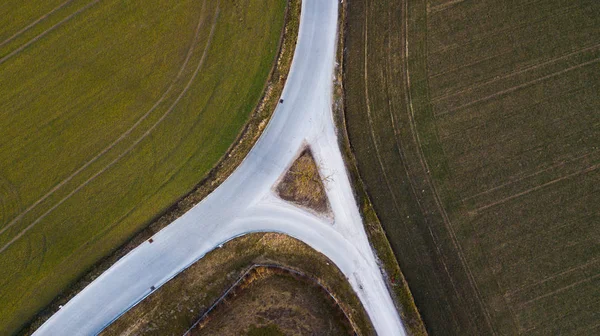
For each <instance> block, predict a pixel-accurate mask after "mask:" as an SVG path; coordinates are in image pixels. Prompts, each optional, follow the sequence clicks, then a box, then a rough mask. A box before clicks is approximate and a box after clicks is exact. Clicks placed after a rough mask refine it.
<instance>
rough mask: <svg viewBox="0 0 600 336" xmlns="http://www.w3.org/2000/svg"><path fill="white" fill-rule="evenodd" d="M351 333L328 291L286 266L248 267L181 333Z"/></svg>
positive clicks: (350, 327) (336, 334) (344, 317)
mask: <svg viewBox="0 0 600 336" xmlns="http://www.w3.org/2000/svg"><path fill="white" fill-rule="evenodd" d="M259 332H261V333H266V334H267V335H268V334H269V332H271V333H273V334H278V335H332V336H338V335H354V331H353V329H352V326H351V325H350V322H349V321H348V319H347V318H346V316H345V315H344V312H343V311H342V310H341V309H340V307H339V306H338V305H337V303H336V302H335V301H334V300H333V299H332V297H331V296H330V295H329V293H328V292H327V291H326V290H325V289H324V288H323V287H321V286H320V285H319V284H318V283H317V282H315V281H314V280H312V279H310V278H308V277H306V276H304V275H302V274H299V273H295V272H291V271H289V270H286V269H284V268H280V267H274V266H257V267H255V268H252V269H251V270H250V271H249V272H248V273H247V274H246V275H245V276H244V277H243V279H242V280H241V281H240V282H239V283H238V284H236V285H235V287H234V288H233V289H232V290H231V291H230V292H228V293H227V295H225V296H224V297H223V298H222V299H221V300H220V301H219V302H218V304H217V306H216V307H215V308H214V309H213V310H212V311H210V312H209V313H208V314H207V315H205V316H204V317H203V318H202V319H201V320H200V321H198V323H197V324H196V325H195V326H194V327H193V328H192V329H191V330H190V331H189V332H188V333H187V334H186V335H185V336H195V335H252V334H258V333H259Z"/></svg>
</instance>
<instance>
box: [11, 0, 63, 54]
mask: <svg viewBox="0 0 600 336" xmlns="http://www.w3.org/2000/svg"><path fill="white" fill-rule="evenodd" d="M71 2H73V0H67V1H65V2H63V3H62V4H60V5H58V6H57V7H54V8H53V9H52V10H51V11H49V12H48V13H46V14H44V15H42V16H40V17H39V18H37V20H35V21H33V22H32V23H30V24H28V25H27V26H25V27H24V28H21V30H19V31H18V32H16V33H14V34H13V35H12V36H11V37H9V38H7V39H6V40H4V41H3V42H2V43H0V47H2V46H4V45H5V44H7V43H9V42H10V41H12V40H14V39H15V38H17V37H18V36H19V35H21V34H23V33H24V32H26V31H28V30H29V29H30V28H31V27H33V26H35V25H37V24H38V23H40V22H41V21H44V20H45V19H46V18H48V16H50V15H52V14H54V12H56V11H58V10H60V9H61V8H63V7H65V6H66V5H68V4H69V3H71Z"/></svg>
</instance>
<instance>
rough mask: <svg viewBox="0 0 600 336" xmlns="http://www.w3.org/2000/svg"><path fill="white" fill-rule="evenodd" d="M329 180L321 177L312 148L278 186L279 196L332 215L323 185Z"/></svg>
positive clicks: (295, 162)
mask: <svg viewBox="0 0 600 336" xmlns="http://www.w3.org/2000/svg"><path fill="white" fill-rule="evenodd" d="M327 178H328V177H324V178H323V177H322V176H321V174H320V173H319V167H318V166H317V163H316V162H315V159H314V157H313V155H312V153H311V151H310V148H306V149H304V150H303V151H302V152H301V154H300V156H299V157H298V158H297V159H296V161H294V163H292V166H291V167H290V169H289V170H288V171H287V172H286V173H285V175H284V176H283V178H282V179H281V181H280V182H279V184H278V185H277V187H276V190H277V194H278V195H279V197H281V198H283V199H284V200H286V201H289V202H292V203H294V204H297V205H300V206H302V207H305V208H308V209H311V210H314V211H316V212H318V213H321V214H331V207H330V205H329V200H328V199H327V194H326V193H325V186H324V185H323V180H327Z"/></svg>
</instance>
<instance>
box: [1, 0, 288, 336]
mask: <svg viewBox="0 0 600 336" xmlns="http://www.w3.org/2000/svg"><path fill="white" fill-rule="evenodd" d="M285 7H286V2H285V1H271V2H261V1H250V0H248V1H208V0H207V1H191V0H182V1H176V2H173V1H164V0H151V1H127V2H122V1H110V0H106V1H89V0H88V1H78V0H73V1H64V0H63V1H44V2H43V3H39V2H34V1H30V2H25V3H23V2H22V1H4V2H3V3H2V4H1V5H0V301H1V302H2V304H1V305H0V334H3V335H4V334H11V333H13V332H15V331H16V330H17V329H18V328H19V327H20V326H21V325H23V324H24V323H26V322H27V321H28V320H29V319H30V318H31V317H32V316H33V315H34V314H35V313H36V312H37V311H38V310H39V309H41V308H43V307H44V305H45V304H47V303H48V302H49V301H50V300H51V299H52V298H53V297H54V296H56V295H57V294H58V293H59V292H60V291H62V290H63V289H64V288H65V287H66V286H68V285H69V284H70V283H71V282H73V281H74V280H75V279H77V277H78V276H80V275H81V274H82V273H83V272H84V271H85V270H86V269H88V268H89V267H90V266H91V265H93V264H94V263H95V262H96V261H97V260H98V259H100V258H101V257H103V256H104V255H106V254H107V253H109V252H110V251H111V250H113V249H115V248H116V247H117V246H119V245H120V244H122V243H123V242H124V241H125V240H126V239H127V238H128V237H130V236H131V235H132V234H133V233H135V232H136V231H139V230H140V229H141V228H143V227H144V226H145V225H146V224H147V223H148V222H149V221H150V220H151V219H152V218H154V217H155V216H157V215H158V214H160V213H161V212H162V211H164V210H165V209H166V208H168V207H169V206H170V205H171V204H172V203H173V202H175V201H176V200H177V199H179V198H180V197H181V196H183V195H184V194H185V193H187V192H189V191H190V190H191V189H192V188H193V187H194V186H195V185H196V184H197V183H198V182H199V181H200V180H201V179H202V178H203V177H204V176H205V175H206V173H207V172H208V171H209V170H210V169H211V168H212V167H213V166H214V165H215V163H216V162H217V161H218V160H219V159H220V158H221V157H222V156H223V154H224V153H225V152H226V150H227V149H228V148H229V146H230V145H231V144H232V143H233V141H234V140H235V139H236V137H237V135H238V134H239V132H240V131H241V129H242V127H243V125H244V123H245V121H246V120H247V119H248V116H249V114H250V113H251V112H252V111H253V109H254V108H255V106H256V104H257V103H258V100H259V99H260V97H261V95H262V93H263V88H264V85H265V82H266V80H267V77H268V74H269V72H270V69H271V67H272V65H273V61H274V59H275V56H276V53H277V50H278V45H279V40H280V36H281V31H282V28H283V24H284V15H285Z"/></svg>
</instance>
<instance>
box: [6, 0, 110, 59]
mask: <svg viewBox="0 0 600 336" xmlns="http://www.w3.org/2000/svg"><path fill="white" fill-rule="evenodd" d="M98 2H100V0H94V1H92V2H90V3H89V4H87V5H85V6H83V7H81V8H80V9H78V10H77V11H76V12H74V13H72V14H70V15H69V16H67V17H66V18H64V19H62V20H60V21H59V22H58V23H56V24H54V25H53V26H52V27H50V28H48V29H46V30H44V31H43V32H41V33H40V34H39V35H37V36H36V37H34V38H33V39H31V40H29V41H28V42H26V43H25V44H23V45H22V46H20V47H18V48H17V49H15V50H13V51H11V52H10V53H9V54H8V55H6V56H4V57H2V58H0V64H2V63H4V62H6V61H7V60H8V59H9V58H11V57H13V56H14V55H16V54H18V53H20V52H21V51H23V49H25V48H27V47H29V46H30V45H32V44H33V43H35V42H37V41H38V40H39V39H41V38H42V37H44V36H46V35H47V34H48V33H50V32H52V31H53V30H54V29H56V28H58V27H59V26H61V25H62V24H63V23H65V22H67V21H69V20H71V19H72V18H73V17H75V16H77V15H79V14H80V13H82V12H84V11H85V10H87V9H89V8H90V7H92V6H94V5H95V4H97V3H98Z"/></svg>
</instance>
